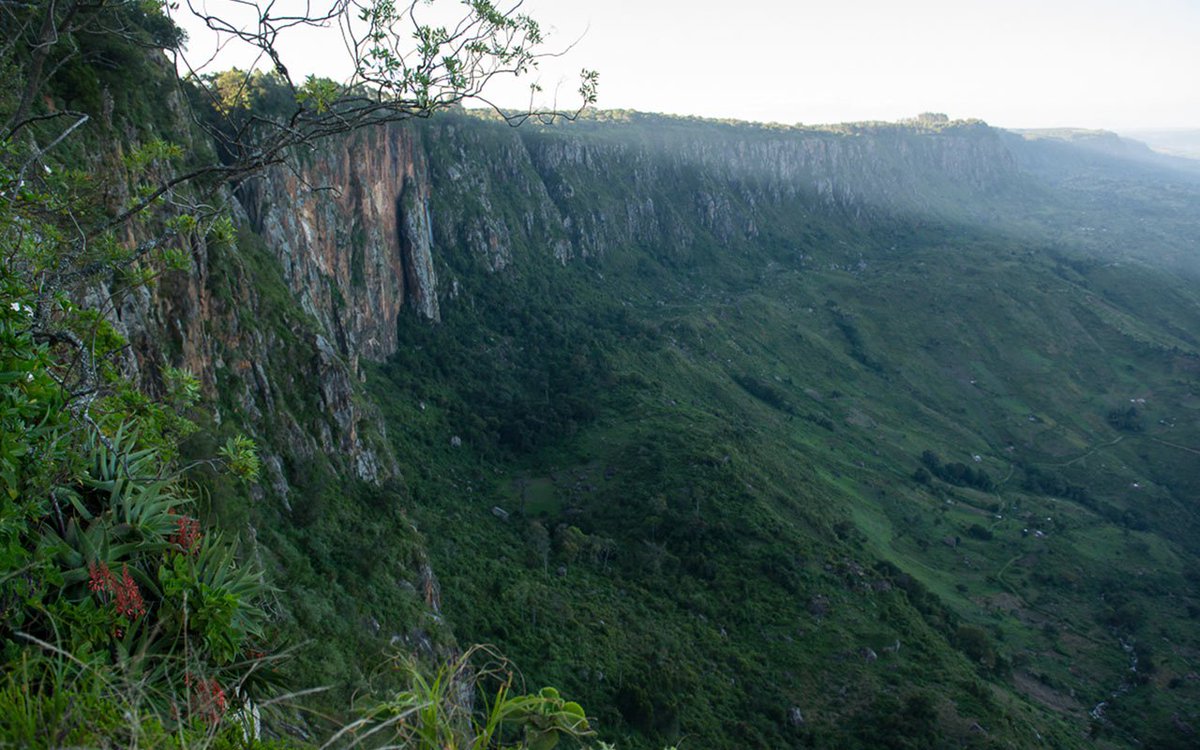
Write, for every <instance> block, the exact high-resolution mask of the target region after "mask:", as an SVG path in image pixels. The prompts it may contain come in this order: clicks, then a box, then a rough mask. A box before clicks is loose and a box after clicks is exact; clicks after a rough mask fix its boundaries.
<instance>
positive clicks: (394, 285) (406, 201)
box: [240, 127, 440, 359]
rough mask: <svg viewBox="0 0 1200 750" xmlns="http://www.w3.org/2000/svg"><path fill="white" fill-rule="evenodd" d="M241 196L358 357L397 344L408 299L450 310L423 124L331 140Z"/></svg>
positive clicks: (297, 284) (308, 296) (292, 281)
mask: <svg viewBox="0 0 1200 750" xmlns="http://www.w3.org/2000/svg"><path fill="white" fill-rule="evenodd" d="M240 198H241V200H242V203H243V205H244V206H245V207H246V210H247V213H248V214H249V216H250V218H251V222H252V224H253V226H254V227H255V229H256V230H257V231H258V232H259V234H260V235H261V236H262V237H263V239H264V241H265V242H266V244H267V246H268V247H269V248H270V249H271V250H272V251H273V252H274V254H275V255H276V256H277V257H278V258H279V262H280V265H281V266H282V268H283V274H284V279H285V281H286V282H287V284H288V286H289V288H290V289H291V291H292V293H293V294H294V295H295V296H296V298H297V299H298V300H299V301H300V303H301V305H302V307H303V308H304V310H305V311H306V312H308V313H309V314H310V315H312V316H313V317H314V318H315V319H316V320H318V321H319V322H320V323H321V325H322V327H323V328H324V329H325V330H326V331H327V332H328V335H329V337H330V338H331V339H333V340H334V341H336V342H337V347H338V349H339V350H340V351H341V352H342V353H343V354H345V355H349V356H351V357H357V356H360V355H361V356H364V357H367V358H368V359H383V358H385V357H386V356H387V355H388V354H390V353H392V352H394V351H395V349H396V318H397V316H398V315H399V314H400V312H401V310H402V309H403V307H404V306H406V305H407V306H408V307H410V308H411V309H412V310H414V311H415V312H416V313H417V314H418V315H421V316H422V317H424V318H427V319H429V320H432V321H437V320H438V319H439V318H440V313H439V309H438V300H437V295H436V291H435V289H436V285H437V278H436V276H435V274H434V268H433V243H432V231H431V225H430V219H429V180H428V170H427V168H426V166H425V159H424V152H423V149H422V148H421V145H420V133H419V132H418V131H416V130H415V129H412V128H401V127H386V128H379V129H375V130H371V131H367V132H364V133H361V134H358V135H356V136H354V137H348V138H344V139H341V140H337V141H330V142H327V143H325V144H322V146H321V147H320V148H318V149H317V150H316V151H314V152H311V153H307V154H305V155H304V157H303V158H300V159H297V160H295V161H294V162H293V163H291V164H288V165H286V166H282V167H278V168H275V169H271V170H269V171H268V172H266V173H265V174H263V175H262V176H261V177H259V178H257V179H255V180H252V181H251V182H249V183H247V184H246V185H245V186H244V187H243V188H242V190H241V195H240Z"/></svg>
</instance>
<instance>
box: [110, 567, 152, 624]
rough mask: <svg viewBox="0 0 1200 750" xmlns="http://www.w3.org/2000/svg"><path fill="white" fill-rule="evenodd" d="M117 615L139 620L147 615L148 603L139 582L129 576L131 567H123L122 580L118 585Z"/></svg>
mask: <svg viewBox="0 0 1200 750" xmlns="http://www.w3.org/2000/svg"><path fill="white" fill-rule="evenodd" d="M115 593H116V595H117V614H119V615H125V616H126V617H129V618H132V619H137V618H139V617H141V616H142V615H144V614H146V602H145V601H144V600H143V599H142V591H141V589H139V588H138V585H137V581H134V580H133V576H131V575H129V566H128V565H122V566H121V580H120V581H119V582H118V583H117V584H116V592H115Z"/></svg>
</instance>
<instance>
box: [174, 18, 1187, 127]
mask: <svg viewBox="0 0 1200 750" xmlns="http://www.w3.org/2000/svg"><path fill="white" fill-rule="evenodd" d="M194 1H197V2H199V1H201V0H194ZM207 1H208V2H209V5H210V7H211V8H213V9H214V10H216V9H219V8H221V7H222V6H223V4H224V3H227V2H228V0H207ZM289 2H298V0H280V2H279V5H284V4H286V3H289ZM439 2H444V3H445V4H447V5H449V6H451V7H454V6H456V5H457V3H456V2H455V0H439ZM522 10H523V11H525V12H528V13H529V14H530V15H532V16H534V17H535V18H537V19H538V20H539V21H540V22H541V23H542V25H543V27H545V28H547V29H548V30H549V31H550V32H551V46H554V45H555V44H557V45H560V46H563V45H567V44H569V43H570V42H572V41H575V40H576V39H579V38H580V37H582V38H581V39H580V40H579V42H578V44H576V46H575V47H574V48H573V49H572V50H571V51H570V52H569V53H568V54H567V55H566V56H565V57H564V58H562V59H561V60H555V61H549V62H547V63H545V64H544V65H543V67H542V70H541V72H540V73H539V74H538V77H539V78H540V80H541V83H542V84H543V86H544V87H545V88H546V89H547V90H552V89H553V88H554V87H555V84H556V83H559V82H560V81H561V82H562V83H561V85H562V89H563V91H564V92H570V91H572V90H573V89H574V87H575V81H574V79H573V78H572V77H571V76H572V74H573V73H575V72H576V71H578V69H579V68H581V67H588V68H594V69H596V70H598V71H599V72H600V99H599V102H598V106H600V107H603V108H627V109H637V110H642V111H647V112H668V113H675V114H694V115H703V116H708V117H736V118H739V119H746V120H761V121H774V122H784V123H794V122H805V123H821V122H836V121H844V120H863V119H881V120H895V119H898V118H902V117H907V116H911V115H914V114H917V113H919V112H926V111H934V112H945V113H947V114H949V115H950V116H952V117H979V118H982V119H984V120H987V121H988V122H989V123H991V124H993V125H999V126H1002V127H1048V126H1068V125H1070V126H1080V127H1097V128H1099V127H1103V128H1111V129H1132V128H1166V127H1200V82H1198V81H1197V74H1198V73H1200V0H821V1H820V2H818V1H816V0H795V1H793V2H787V1H785V0H728V1H727V2H713V1H711V0H692V1H691V2H679V1H678V0H677V1H675V2H666V1H665V0H526V2H525V3H524V5H523V6H522ZM193 36H194V37H195V38H196V39H197V40H201V39H202V38H201V37H200V35H199V34H196V33H195V32H193ZM198 46H199V45H198ZM338 48H339V45H338V43H337V42H336V39H334V38H331V39H329V40H328V41H325V42H318V41H315V40H313V39H311V38H308V39H306V40H305V41H302V42H299V43H298V44H297V45H296V46H294V47H293V48H291V49H290V50H289V52H291V56H290V59H289V61H288V65H289V67H290V68H291V69H292V70H293V71H294V72H300V73H309V72H312V73H318V74H325V75H333V76H337V75H338V74H339V72H340V71H339V69H338V66H337V60H336V57H335V56H336V53H337V52H338ZM242 64H244V63H242ZM526 90H527V84H525V83H522V84H520V85H515V86H508V87H502V88H499V89H497V90H495V91H494V92H493V93H494V94H495V96H496V97H497V98H499V99H500V100H501V103H503V104H508V103H511V104H514V105H519V104H520V102H521V101H522V98H521V97H522V93H523V92H525V91H526ZM565 98H566V93H564V99H565ZM505 100H507V101H505Z"/></svg>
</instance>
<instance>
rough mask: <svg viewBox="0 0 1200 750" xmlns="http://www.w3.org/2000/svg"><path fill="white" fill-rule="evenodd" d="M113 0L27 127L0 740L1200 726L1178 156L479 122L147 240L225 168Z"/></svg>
mask: <svg viewBox="0 0 1200 750" xmlns="http://www.w3.org/2000/svg"><path fill="white" fill-rule="evenodd" d="M139 7H140V6H139ZM118 10H119V12H120V14H121V15H120V18H119V20H120V21H121V23H122V24H125V25H124V26H122V28H130V29H135V30H140V31H139V33H141V32H144V36H138V37H137V38H136V39H135V40H134V41H130V40H129V39H125V41H124V42H122V43H116V42H113V41H112V39H111V38H110V37H109V36H106V35H105V33H102V32H96V33H95V34H93V35H91V36H86V35H82V36H80V37H79V39H80V40H82V41H80V42H79V44H80V45H82V49H83V51H84V53H86V54H82V55H81V56H80V57H78V58H71V60H70V64H67V63H64V64H63V65H61V66H60V67H58V68H56V69H55V72H54V73H53V75H52V76H51V77H50V78H49V79H48V82H47V87H46V93H45V96H44V97H43V100H41V101H39V102H36V103H35V104H36V107H35V108H34V110H31V111H35V112H36V113H37V114H35V116H36V117H37V118H40V119H37V120H36V121H34V122H32V123H31V124H30V125H29V127H28V132H29V134H30V137H31V138H32V139H33V140H32V141H31V143H33V145H32V146H26V145H24V141H23V140H18V139H15V138H13V137H11V136H12V135H13V134H12V133H9V134H8V136H6V140H5V141H4V150H3V152H2V153H0V157H3V158H2V161H3V164H2V165H0V166H3V171H2V172H0V183H2V184H3V185H4V186H5V187H4V190H5V191H6V192H3V193H0V200H2V202H0V239H2V240H3V242H4V243H5V244H4V246H3V250H4V253H5V257H6V259H10V261H6V266H5V268H4V270H3V275H2V276H0V281H2V282H3V291H4V295H5V296H4V300H3V301H4V305H3V306H2V307H0V313H2V315H0V326H2V327H0V334H2V335H3V345H4V347H5V348H4V351H3V359H2V360H0V365H2V368H0V376H2V377H0V386H3V388H4V392H3V393H4V400H3V402H2V405H3V411H0V419H2V420H4V421H3V426H4V435H3V442H0V469H3V473H0V480H3V485H2V487H3V489H4V490H5V492H4V493H0V497H2V498H3V502H4V503H5V504H4V505H3V506H2V507H0V542H2V545H0V552H2V553H3V555H4V556H3V557H2V558H0V560H3V561H4V569H3V570H2V571H0V587H2V588H0V595H2V597H3V598H2V599H0V603H2V605H3V608H2V609H0V638H3V646H4V650H3V652H2V654H3V657H4V659H5V667H6V677H5V680H6V681H5V683H4V684H3V686H0V716H3V717H5V718H3V719H2V720H0V738H3V739H4V740H5V741H10V744H15V745H21V744H34V745H37V744H38V743H39V742H40V743H41V745H42V746H56V745H59V744H62V743H64V742H68V741H70V742H71V743H82V744H88V743H92V744H104V743H106V742H107V743H108V744H110V745H113V746H118V745H121V744H132V743H134V742H136V743H137V744H139V745H141V746H154V745H161V746H172V745H188V746H196V745H197V743H200V744H203V743H208V744H210V745H214V744H215V745H216V746H222V745H220V743H222V742H224V743H229V744H230V745H231V746H237V743H239V742H241V743H251V744H258V745H264V744H267V743H269V742H276V741H277V742H278V744H279V745H281V746H296V747H307V746H312V745H314V744H315V745H316V746H321V745H322V744H323V743H325V742H326V740H329V741H330V742H332V743H333V745H331V746H339V745H338V743H341V745H340V746H352V745H354V744H355V743H357V742H359V740H358V739H357V735H356V734H355V732H351V731H350V730H349V729H345V731H343V732H342V733H341V734H339V733H338V731H339V730H338V727H343V728H345V727H353V728H355V731H356V732H359V733H365V732H366V731H367V727H369V726H373V725H371V724H370V723H368V719H370V720H371V721H375V720H379V719H380V717H382V716H389V717H391V718H390V719H387V720H385V721H393V722H395V723H398V721H399V720H398V719H397V717H407V716H409V714H407V713H404V712H405V711H408V710H415V708H414V707H416V706H421V707H423V708H429V707H436V706H440V707H442V708H445V707H446V706H452V707H453V708H454V711H457V712H458V713H457V714H455V716H456V717H457V718H455V719H454V721H459V722H465V724H463V726H466V725H469V724H470V722H471V721H473V720H475V721H478V720H480V717H481V716H484V715H493V716H494V715H495V713H494V711H495V706H496V705H505V706H508V705H509V704H507V703H504V702H503V701H500V700H499V699H496V700H495V701H492V698H493V697H495V696H497V695H501V693H500V692H498V691H500V690H504V691H510V692H511V694H512V695H513V696H517V704H514V705H515V706H516V707H514V708H513V709H512V710H513V713H512V716H513V717H515V718H514V719H513V722H514V725H513V727H516V728H513V727H509V730H511V731H509V732H508V733H507V734H505V733H503V732H500V733H497V734H496V735H495V736H494V740H495V742H496V743H499V742H500V741H501V740H503V741H504V742H505V743H506V746H507V743H524V744H523V745H521V746H527V747H548V746H549V745H546V744H538V743H546V742H550V740H551V739H553V740H554V741H557V740H558V738H559V736H560V734H561V735H562V738H563V739H562V741H563V744H564V745H565V744H567V743H569V742H571V741H573V740H574V735H578V734H581V733H582V732H581V731H577V730H581V729H588V728H590V729H594V730H595V731H596V732H598V735H597V736H599V737H601V738H603V739H605V740H607V741H611V742H615V743H617V745H618V746H619V747H622V748H635V749H636V748H659V747H664V746H668V745H681V746H683V747H689V746H702V747H707V748H744V747H824V748H959V747H978V748H993V747H994V748H1025V747H1048V748H1075V747H1079V748H1082V747H1101V748H1126V747H1156V748H1171V747H1180V748H1183V747H1193V746H1195V744H1196V742H1197V735H1196V732H1197V731H1200V730H1198V728H1200V715H1198V712H1197V708H1196V707H1197V706H1200V677H1198V672H1200V651H1198V649H1200V591H1197V588H1196V585H1197V584H1196V581H1197V576H1198V575H1200V541H1198V540H1200V506H1198V505H1197V497H1198V496H1200V469H1198V467H1200V463H1198V458H1200V341H1198V339H1197V336H1198V335H1200V333H1198V332H1200V291H1197V290H1198V289H1200V286H1198V285H1197V283H1196V281H1197V275H1198V274H1200V259H1198V257H1197V246H1196V237H1197V236H1200V235H1198V234H1197V229H1200V227H1198V226H1197V225H1198V224H1200V213H1198V211H1197V209H1198V208H1200V177H1198V176H1197V175H1198V174H1200V173H1197V172H1196V171H1195V169H1194V168H1193V167H1192V165H1190V164H1189V163H1188V162H1184V161H1178V160H1172V159H1169V158H1167V157H1162V156H1160V155H1148V154H1147V153H1146V152H1145V149H1142V148H1140V147H1139V146H1137V145H1136V144H1131V143H1129V142H1127V141H1122V140H1120V139H1118V138H1116V136H1112V135H1111V134H1103V133H1094V132H1083V131H1063V132H1046V131H1039V132H1026V133H1012V132H1006V131H1001V130H998V129H995V128H991V127H989V126H987V125H986V124H984V123H982V122H979V121H974V120H972V121H950V120H948V119H947V118H945V117H943V116H937V115H922V116H920V117H918V118H914V119H913V120H911V121H905V122H902V123H855V124H845V125H838V126H829V127H801V126H796V127H784V126H767V125H758V124H753V123H741V122H718V121H706V120H696V119H686V118H676V117H665V116H658V115H649V114H641V113H634V112H605V111H596V112H587V113H585V114H584V115H583V116H581V117H580V118H579V119H578V120H576V121H574V122H558V123H555V124H539V123H537V122H533V121H530V122H528V123H526V124H525V125H523V126H522V127H520V128H515V129H514V128H510V127H508V126H507V125H506V124H504V123H503V122H498V121H496V118H494V117H487V116H482V115H479V114H478V113H472V112H468V111H452V112H443V113H440V114H438V115H437V116H435V117H432V118H431V119H429V120H427V121H420V122H410V123H404V124H388V125H380V126H378V127H374V128H365V129H360V130H358V131H357V132H354V133H350V134H346V135H341V136H337V137H333V138H328V139H325V140H322V141H320V142H318V143H315V144H312V145H311V147H309V144H305V146H306V147H305V148H297V149H295V151H294V152H291V153H290V155H289V157H288V159H287V161H286V162H285V163H283V164H280V165H275V166H271V167H267V168H264V169H261V170H258V171H256V172H255V173H254V174H252V175H243V174H239V178H238V179H237V180H234V181H232V182H228V181H221V180H214V181H213V184H212V185H207V186H205V187H207V188H208V191H207V192H202V191H201V189H200V188H201V186H198V185H188V186H185V187H183V188H180V189H179V190H178V191H173V192H170V193H167V194H166V196H167V197H166V198H164V199H163V200H161V201H158V202H151V203H148V204H147V205H151V206H152V209H153V210H152V211H149V212H147V214H145V216H143V217H141V218H140V219H139V222H138V223H136V224H132V225H130V226H128V227H127V226H126V225H125V224H121V223H118V224H115V225H114V224H112V223H111V222H112V216H113V215H118V216H119V215H121V211H123V210H125V207H127V206H128V205H130V203H131V202H133V203H134V204H136V203H137V201H138V200H139V199H140V198H139V196H143V195H147V194H149V192H150V191H152V190H153V189H154V188H153V186H154V185H157V184H161V183H162V182H163V181H164V180H169V178H170V176H171V175H175V174H179V173H183V172H186V171H187V170H188V169H193V168H196V167H197V165H203V164H221V163H222V162H221V161H220V160H221V159H225V160H226V161H227V162H228V160H229V159H231V158H232V157H231V155H230V154H229V153H227V152H226V151H224V150H222V147H221V145H220V144H217V143H214V142H213V141H212V140H211V137H210V136H211V128H210V129H209V130H205V129H204V128H203V127H201V125H203V124H204V123H207V122H210V121H211V118H214V117H215V116H216V114H215V113H214V109H213V106H212V105H211V103H208V102H206V101H204V99H203V97H201V96H199V94H198V93H197V89H196V88H195V87H194V85H193V84H184V83H182V82H180V81H179V80H177V78H176V76H175V75H174V73H173V72H172V71H170V69H169V68H168V67H167V66H166V65H165V64H164V63H163V61H162V59H161V56H159V55H158V53H157V52H152V53H151V52H147V51H146V50H147V49H159V48H163V47H168V48H169V47H170V46H171V45H173V44H177V43H178V40H177V39H176V38H175V37H174V36H173V35H172V33H171V32H172V31H173V27H171V26H170V25H169V24H165V25H164V23H163V22H162V19H161V18H160V16H159V15H158V14H156V13H153V12H150V11H147V10H145V9H138V8H133V7H132V6H130V7H126V6H125V5H121V6H120V8H119V9H118ZM96 12H97V13H100V12H101V11H96ZM104 12H107V11H104ZM104 28H107V27H104ZM134 42H136V43H134ZM89 45H91V46H89ZM114 60H115V61H117V62H116V63H114V62H113V61H114ZM0 73H4V75H7V76H9V78H10V79H11V80H12V81H17V82H19V81H21V80H23V79H22V77H21V76H22V75H23V73H22V72H21V70H20V68H19V66H17V67H14V68H7V69H5V70H4V71H0ZM260 82H261V81H260ZM15 85H16V84H14V87H13V90H17V89H16V88H15ZM163 102H166V105H165V106H162V103H163ZM2 103H3V106H4V107H8V108H9V109H10V110H11V108H13V107H14V106H16V105H17V103H16V102H15V101H8V100H4V101H3V102H2ZM260 104H261V103H260ZM29 106H33V105H29ZM247 106H249V105H247ZM255 106H258V105H257V104H256V105H255ZM5 111H8V110H5ZM61 113H82V114H86V117H83V118H82V119H81V120H80V125H78V126H77V127H78V132H76V131H71V132H70V133H68V134H67V135H69V136H70V138H67V137H66V136H63V138H62V139H60V140H58V141H56V140H54V139H55V138H57V137H58V136H59V135H61V132H62V129H61V128H59V127H58V126H57V125H56V123H57V118H59V117H65V116H66V115H65V114H61ZM72 116H75V115H72ZM56 128H57V129H56ZM24 137H25V136H22V138H24ZM44 145H45V146H47V148H45V149H42V146H44ZM49 145H53V146H54V148H49ZM23 165H24V166H23ZM30 165H32V167H36V168H30ZM201 196H203V201H204V203H203V206H198V205H197V204H199V203H201ZM193 209H194V213H195V215H197V216H200V217H202V219H200V220H196V219H192V218H187V217H191V216H192V213H189V211H193ZM201 209H203V210H201ZM81 219H82V221H81ZM80 226H83V227H85V228H86V227H100V229H99V230H96V231H95V232H91V233H89V232H90V231H91V230H88V232H84V234H85V236H86V237H87V240H88V242H87V243H77V242H76V241H75V239H74V238H75V236H76V234H75V233H76V232H77V231H79V230H78V227H80ZM114 226H115V227H116V228H115V229H114V228H113V227H114ZM152 238H154V239H152ZM160 240H162V241H161V244H151V243H152V242H155V243H157V242H159V241H160ZM168 240H169V241H168ZM143 248H148V249H145V250H143ZM164 248H166V249H164ZM72 253H74V254H72ZM138 253H142V254H140V255H139V254H138ZM64 258H65V259H66V260H62V259H64ZM71 264H75V265H74V266H72V265H71ZM76 267H78V268H81V269H93V270H91V271H88V273H77V272H76V270H75V268H76ZM46 280H50V282H51V283H47V281H46ZM60 285H61V288H59V286H60ZM51 287H53V288H51ZM47 321H49V322H51V323H53V324H54V325H53V326H49V323H48V322H47ZM48 326H49V327H48ZM47 331H50V333H47ZM72 337H74V338H72ZM84 339H86V340H87V341H88V342H91V344H90V345H87V346H85V345H83V344H82V343H81V342H83V341H84ZM81 403H86V405H87V408H86V409H84V408H82V407H80V404H81ZM88 420H91V421H88ZM135 592H136V594H137V596H136V597H135V596H134V593H135ZM472 644H489V645H488V647H487V648H486V649H473V648H471V647H472ZM464 655H467V657H470V658H478V657H480V656H481V655H482V657H483V658H486V659H487V666H483V667H481V666H479V665H474V666H472V665H471V664H473V663H471V664H469V663H468V661H465V660H464ZM499 655H503V657H505V658H507V659H509V660H511V662H507V661H500V660H499ZM497 664H499V665H500V666H497ZM439 665H441V667H440V671H439ZM445 665H449V666H445ZM514 665H515V666H514ZM431 675H433V676H435V677H436V678H439V679H434V678H432V677H430V676H431ZM426 678H429V679H428V680H427V681H426V682H422V680H423V679H426ZM440 678H444V680H443V679H440ZM431 684H433V685H434V686H433V687H432V688H431V687H430V685H431ZM543 685H553V686H556V688H557V689H551V690H549V691H547V690H540V688H541V687H542V686H543ZM476 687H478V688H480V689H482V690H483V691H484V692H483V694H482V696H481V697H476V698H475V699H474V700H470V699H469V697H470V696H472V695H475V692H474V689H475V688H476ZM235 688H236V689H235ZM318 688H319V690H318ZM310 691H311V692H310ZM422 691H424V692H422ZM439 691H440V692H439ZM559 691H561V696H566V697H569V698H570V701H567V700H566V698H565V697H560V692H559ZM434 694H437V695H439V696H440V698H435V697H433V696H434ZM504 694H506V695H507V694H508V693H504ZM464 695H465V696H468V697H467V698H464V697H463V696H464ZM218 696H219V700H218ZM447 696H449V697H447ZM489 696H490V697H489ZM438 700H441V701H442V703H438ZM485 700H487V701H488V702H489V705H490V707H491V708H492V710H493V713H492V714H486V712H485V711H484V709H485V705H484V701H485ZM576 700H577V701H578V703H575V702H574V701H576ZM522 701H523V702H522ZM259 705H261V706H262V708H263V711H262V713H261V716H260V715H259V714H258V713H257V711H258V709H257V708H255V707H256V706H259ZM580 706H582V707H583V708H581V707H580ZM584 709H586V712H587V716H588V720H587V722H585V723H583V724H580V723H579V722H580V719H582V715H581V712H582V711H583V710H584ZM389 711H390V712H391V713H388V712H389ZM250 716H254V717H257V718H256V719H255V720H254V721H250V720H249V719H248V718H247V717H250ZM129 717H134V719H130V718H129ZM472 717H474V719H472ZM435 718H436V717H435ZM143 719H144V720H143ZM235 719H236V721H235ZM355 721H358V722H362V723H354V722H355ZM3 722H7V723H3ZM247 723H250V724H256V723H257V724H258V725H259V726H258V730H257V734H256V733H255V732H250V731H248V730H245V729H244V727H245V725H246V724H247ZM42 727H52V728H54V731H53V732H47V731H46V730H44V729H41V728H42ZM568 730H569V731H568ZM455 731H456V732H458V734H456V735H455V737H457V738H458V739H454V740H449V739H444V738H443V740H444V742H451V741H458V740H460V739H461V738H462V737H463V736H465V735H464V733H466V732H467V730H465V729H463V730H461V731H459V730H457V729H456V730H455ZM506 731H508V730H506ZM589 731H590V730H589ZM372 736H374V735H372ZM385 736H390V735H383V734H380V735H378V737H379V738H383V737H385ZM480 736H482V735H480ZM588 736H589V737H590V736H591V735H588ZM330 737H332V738H333V739H332V740H330V739H329V738H330ZM489 737H490V735H489ZM405 738H406V739H405V741H406V742H409V743H410V744H409V745H405V746H413V747H421V745H419V744H418V743H417V741H416V740H412V739H411V736H409V735H405ZM443 740H439V741H443ZM491 741H492V740H491V739H489V740H486V741H485V744H486V742H491ZM444 742H443V744H444ZM0 744H2V743H0ZM551 744H553V743H551ZM427 746H430V747H432V746H440V745H437V744H436V742H435V743H434V744H432V745H427Z"/></svg>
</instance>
